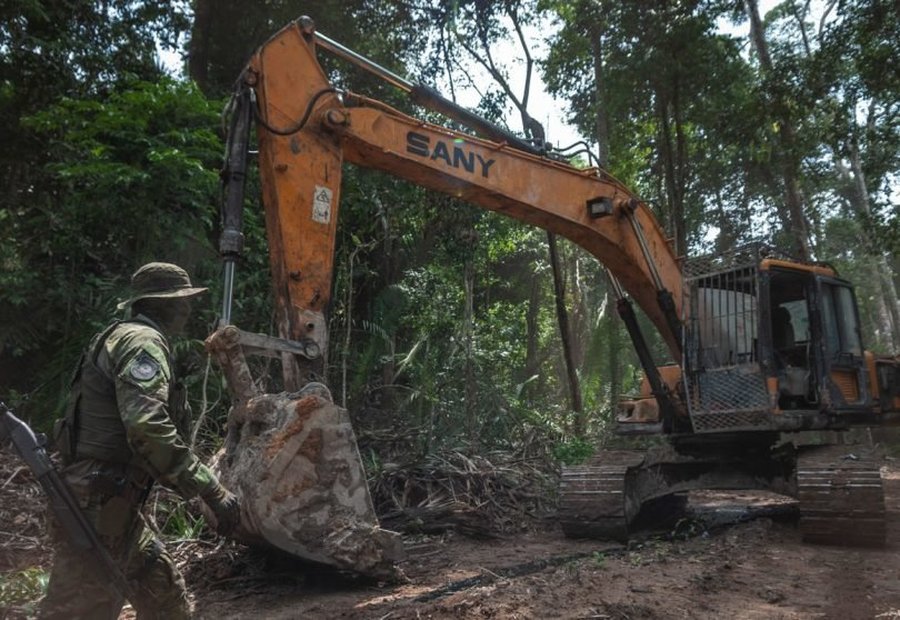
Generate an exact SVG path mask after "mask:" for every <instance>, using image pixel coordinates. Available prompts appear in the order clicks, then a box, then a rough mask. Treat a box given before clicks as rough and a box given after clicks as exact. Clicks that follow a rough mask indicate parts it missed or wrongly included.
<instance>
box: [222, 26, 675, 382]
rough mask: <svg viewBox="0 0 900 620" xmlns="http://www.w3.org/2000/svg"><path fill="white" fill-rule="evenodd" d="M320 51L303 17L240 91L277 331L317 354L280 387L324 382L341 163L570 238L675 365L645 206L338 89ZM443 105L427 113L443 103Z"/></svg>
mask: <svg viewBox="0 0 900 620" xmlns="http://www.w3.org/2000/svg"><path fill="white" fill-rule="evenodd" d="M323 41H326V42H327V43H328V44H330V45H329V47H332V46H333V45H334V44H333V42H331V41H330V40H328V39H327V38H324V37H323V36H322V35H318V34H316V33H315V32H314V30H313V28H312V24H311V21H309V20H305V19H303V18H301V20H298V21H297V22H293V23H291V24H290V25H288V26H287V27H286V28H284V29H283V30H281V31H280V32H279V33H277V34H276V35H275V36H274V37H273V38H271V39H270V40H269V41H268V42H267V43H265V44H264V45H263V46H262V47H261V48H260V49H259V50H258V51H257V53H256V54H255V55H254V56H253V58H252V59H251V61H250V63H249V64H248V66H247V69H246V70H245V72H244V74H243V84H242V88H243V89H245V92H246V91H247V90H249V91H250V92H251V93H252V97H250V99H254V98H255V100H256V102H255V105H253V104H251V105H253V108H254V110H253V113H254V115H255V116H256V120H257V134H258V141H259V167H260V175H261V179H262V187H263V202H264V208H265V214H266V227H267V233H268V240H269V253H270V263H271V269H272V275H273V280H274V286H275V292H276V294H275V297H276V300H277V309H276V316H277V320H278V326H279V331H280V335H281V336H282V338H285V339H287V340H289V341H294V342H307V343H308V342H313V343H314V344H315V346H314V347H312V349H314V350H315V349H317V350H318V351H320V352H321V354H320V355H318V356H317V357H315V358H314V359H304V358H299V363H300V366H299V367H297V368H294V369H293V370H292V371H290V372H288V375H287V376H286V380H287V381H288V383H289V384H292V385H295V386H299V385H302V384H303V383H305V382H306V381H308V380H310V379H312V378H315V377H316V376H320V375H321V374H323V368H324V352H326V351H327V337H328V336H327V329H326V321H325V313H326V309H327V307H328V304H329V302H330V300H331V287H332V272H333V256H334V243H335V231H336V225H337V221H338V211H339V204H340V189H341V166H342V163H343V162H344V161H348V162H352V163H354V164H357V165H359V166H365V167H369V168H374V169H378V170H383V171H385V172H387V173H389V174H392V175H395V176H397V177H401V178H403V179H406V180H408V181H410V182H412V183H415V184H417V185H421V186H424V187H428V188H430V189H433V190H437V191H440V192H444V193H446V194H449V195H451V196H454V197H457V198H460V199H462V200H465V201H467V202H469V203H471V204H473V205H476V206H479V207H482V208H485V209H490V210H492V211H496V212H498V213H502V214H504V215H507V216H509V217H512V218H514V219H517V220H520V221H522V222H524V223H527V224H531V225H533V226H538V227H540V228H542V229H545V230H548V231H551V232H554V233H556V234H558V235H561V236H563V237H566V238H567V239H570V240H571V241H573V242H574V243H576V244H578V245H580V246H581V247H583V248H584V249H586V250H587V251H588V252H590V253H591V254H593V255H594V256H595V257H596V258H597V259H598V260H599V261H600V262H601V263H602V264H603V265H604V266H605V267H606V268H607V269H608V271H609V273H610V274H611V276H612V277H613V278H614V279H615V280H616V281H617V283H618V284H620V289H619V290H621V289H624V291H625V292H627V293H628V294H629V295H630V296H631V298H632V299H634V301H635V302H636V303H637V305H638V306H640V307H641V308H642V309H643V311H644V312H645V313H646V314H647V316H648V317H649V318H650V320H651V321H652V322H653V323H654V325H655V326H656V327H657V328H658V330H659V331H660V333H661V334H662V337H663V338H664V340H665V342H666V343H667V345H668V348H669V350H670V351H671V353H672V356H673V358H674V360H676V361H680V359H681V335H680V330H681V324H680V318H679V317H680V316H681V303H682V275H681V270H680V264H679V261H678V259H677V257H676V256H675V255H674V253H673V250H672V247H671V245H670V243H669V241H668V240H667V238H666V235H665V233H664V231H663V229H662V227H661V226H660V224H659V222H658V221H657V220H656V218H655V217H654V215H653V213H652V212H651V211H650V209H649V208H648V207H647V205H646V204H645V203H643V202H642V201H641V200H640V199H638V198H637V197H636V196H635V195H634V194H633V193H632V192H630V191H629V190H628V189H627V188H626V187H625V186H624V185H622V184H621V183H620V182H618V181H617V180H615V179H614V178H612V177H611V176H610V175H608V174H607V173H605V172H604V171H603V170H599V169H596V168H591V169H586V170H584V169H577V168H575V167H573V166H570V165H568V164H567V163H562V162H560V161H556V160H554V159H551V158H548V157H544V156H541V155H540V154H536V153H535V152H528V150H526V148H527V146H526V147H524V148H523V144H524V141H521V140H519V139H516V138H515V137H512V136H510V139H509V140H498V136H497V135H496V134H494V135H491V138H492V139H483V138H479V137H475V136H472V135H470V134H467V133H463V132H460V131H455V130H451V129H448V128H445V127H441V126H438V125H434V124H430V123H427V122H424V121H421V120H419V119H416V118H413V117H411V116H408V115H406V114H403V113H401V112H399V111H397V110H395V109H393V108H391V107H389V106H387V105H385V104H383V103H381V102H379V101H376V100H373V99H369V98H366V97H363V96H360V95H356V94H353V93H347V92H339V91H338V90H337V89H335V88H334V87H333V86H332V85H331V83H330V82H329V80H328V78H327V76H326V75H325V72H324V71H323V69H322V67H321V65H320V64H319V62H318V60H317V56H316V54H317V50H318V49H319V47H320V46H321V45H322V43H323ZM398 80H399V78H398ZM401 86H402V85H401ZM243 96H244V98H245V99H246V98H247V97H246V95H243ZM444 103H445V104H446V105H445V106H440V105H439V106H436V107H439V108H441V107H451V108H452V106H453V105H454V104H452V103H451V102H446V101H445V102H444ZM484 125H485V126H487V127H490V126H489V125H488V124H487V123H486V122H485V123H484ZM475 129H476V130H478V131H481V133H486V132H487V133H490V132H489V130H485V129H484V128H483V127H478V126H476V128H475ZM500 137H502V135H501V136H500ZM529 150H531V151H535V149H529ZM227 219H228V217H227V214H226V221H227ZM226 229H227V226H226ZM227 232H228V231H227V230H226V234H227ZM223 238H224V237H223ZM226 258H227V252H226ZM617 288H619V287H617ZM295 359H298V358H296V357H295ZM646 365H647V364H645V366H646ZM645 370H646V368H645ZM291 375H293V376H291Z"/></svg>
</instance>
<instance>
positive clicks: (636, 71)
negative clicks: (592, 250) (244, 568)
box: [0, 0, 900, 467]
mask: <svg viewBox="0 0 900 620" xmlns="http://www.w3.org/2000/svg"><path fill="white" fill-rule="evenodd" d="M302 14H309V15H311V16H312V17H313V18H314V19H315V20H316V23H317V25H318V28H319V29H320V30H321V31H322V32H325V33H327V34H328V35H329V36H331V37H332V38H334V39H336V40H338V41H341V42H343V43H344V44H346V45H348V46H349V47H351V48H353V49H354V50H356V51H358V52H360V53H362V54H364V55H366V56H368V57H370V58H372V59H374V60H375V61H376V62H378V63H379V64H381V65H382V66H384V67H387V68H389V69H391V70H392V71H394V72H396V73H398V74H400V75H404V76H408V77H409V78H411V79H413V80H416V81H422V82H425V83H427V84H432V85H435V86H437V87H438V88H439V89H440V90H442V91H443V92H444V93H445V94H447V95H448V96H451V97H455V96H457V94H458V93H460V92H463V91H465V92H468V93H471V92H472V91H473V90H474V91H475V92H477V94H478V96H477V99H478V102H479V103H478V110H477V111H478V112H479V113H480V114H482V115H484V116H486V117H488V118H490V119H491V120H493V121H495V122H498V123H500V124H503V125H505V126H507V127H509V128H510V129H511V130H513V131H516V132H518V133H522V134H525V135H528V136H533V135H535V134H534V123H533V122H532V115H535V116H538V115H536V114H535V112H534V110H532V109H530V108H529V102H530V97H531V96H532V93H531V91H530V88H531V87H530V84H531V81H530V80H529V78H530V77H532V76H535V75H540V76H541V78H542V79H543V81H544V82H545V83H546V84H547V87H548V89H549V90H550V92H551V93H552V94H553V95H555V96H556V97H557V98H558V99H559V100H561V101H563V102H565V110H564V113H565V114H566V116H567V119H568V120H569V122H570V123H571V124H572V125H573V126H574V127H576V128H577V130H578V131H579V133H580V134H581V135H582V136H584V140H585V141H586V142H587V143H589V145H590V151H591V157H592V158H593V157H596V158H597V160H599V161H600V162H601V163H602V165H603V166H604V167H607V168H608V169H609V170H610V171H611V172H612V173H613V174H614V175H615V176H616V177H618V178H620V179H622V180H623V181H624V182H625V183H626V184H628V185H630V186H631V187H632V188H634V189H635V191H636V192H637V193H638V194H639V195H641V196H642V197H643V198H645V199H646V200H647V201H648V202H651V204H652V205H653V208H654V209H655V210H656V212H657V215H658V217H659V219H660V221H661V222H663V224H664V225H665V226H666V227H667V229H668V230H669V232H670V234H671V235H672V237H673V239H674V243H675V245H676V248H677V251H678V252H679V254H687V255H697V254H703V253H709V252H722V251H727V250H730V249H733V248H734V247H736V246H738V245H740V244H742V243H746V242H749V241H764V242H766V243H769V244H771V245H773V246H775V247H777V248H779V249H781V250H784V251H787V252H790V253H791V254H793V255H795V256H797V257H800V258H807V259H814V260H823V261H828V262H830V263H831V264H833V265H835V266H836V267H837V268H838V270H839V272H840V273H841V274H842V276H844V277H846V278H848V279H850V280H851V281H853V282H855V284H856V285H857V294H858V300H859V305H860V314H861V319H862V323H863V326H864V334H863V336H864V342H865V343H866V345H867V346H868V347H869V348H870V349H873V350H875V351H879V352H891V351H893V352H896V351H900V305H898V297H897V288H898V286H900V280H898V274H900V258H898V249H900V206H898V202H900V190H898V188H900V12H898V11H897V10H896V4H895V3H894V2H890V1H885V2H881V1H878V0H826V1H824V2H816V3H811V2H810V1H808V0H807V1H800V0H786V1H785V2H782V3H780V4H778V5H777V6H775V7H774V8H772V9H771V10H769V11H768V12H767V13H766V14H764V15H763V14H761V12H760V7H759V5H758V3H757V0H743V1H740V0H683V1H679V0H634V1H628V2H611V1H609V0H573V1H569V2H565V1H560V0H501V1H497V2H488V1H485V0H475V1H472V0H454V1H449V0H407V1H402V0H395V1H381V2H377V1H373V0H341V1H340V2H338V1H333V0H322V1H318V2H300V1H290V0H217V1H213V0H193V1H192V2H171V3H169V2H158V1H152V0H107V1H105V2H95V1H93V0H66V1H62V0H57V1H46V0H7V1H5V2H3V3H0V140H2V144H3V148H2V151H0V184H2V191H0V396H2V397H3V398H4V399H5V400H7V402H8V404H9V405H10V406H12V407H13V408H15V409H16V410H17V412H18V413H19V414H20V415H22V416H23V417H25V418H27V419H30V420H31V421H32V422H33V423H35V424H36V425H37V426H39V427H42V428H46V427H47V426H48V423H49V421H50V420H51V419H52V418H53V417H54V416H55V415H56V414H57V413H58V412H59V411H60V410H61V408H62V407H63V403H64V398H65V395H66V391H67V385H68V382H69V380H70V375H71V371H72V369H73V367H74V365H75V363H76V361H77V359H78V356H79V354H80V351H81V349H82V348H83V347H84V345H85V343H86V342H87V340H88V339H89V338H90V336H91V334H92V333H94V332H95V331H96V330H98V329H100V328H101V327H102V326H103V325H105V324H106V323H107V322H108V321H109V320H110V319H111V317H113V316H114V315H115V305H116V302H117V301H118V300H119V299H122V298H124V297H125V296H126V292H127V286H128V280H129V277H130V274H131V273H132V272H133V271H134V269H135V268H136V267H138V266H139V265H141V264H142V263H144V262H147V261H150V260H170V261H174V262H177V263H179V264H181V265H183V266H184V267H186V268H187V269H188V271H189V272H190V273H191V274H192V275H193V278H194V280H195V281H196V282H199V283H202V284H203V285H208V286H210V287H211V293H210V295H209V297H208V298H207V299H206V301H205V302H204V303H203V304H202V308H198V311H197V312H195V315H196V316H195V323H194V325H193V326H192V328H191V330H190V333H191V334H192V335H193V336H194V337H195V339H192V340H182V341H179V342H178V343H177V344H176V354H177V364H178V367H179V371H180V372H181V373H182V374H183V375H184V376H186V377H187V383H188V384H189V389H190V392H191V395H192V398H193V399H194V401H195V402H194V411H195V412H202V414H203V419H204V420H205V423H204V427H203V429H202V431H203V432H202V433H201V436H202V437H206V438H207V439H210V440H212V443H213V444H214V443H215V438H216V437H218V436H219V434H220V430H221V424H222V422H223V420H224V417H225V414H226V413H227V406H228V403H227V393H226V392H225V390H224V385H223V382H222V378H221V376H220V375H219V374H218V373H217V372H216V369H215V368H214V367H213V366H211V365H210V364H209V360H208V358H207V356H206V354H205V353H204V352H203V348H202V337H203V335H205V334H206V333H208V332H209V331H210V328H211V327H212V326H213V325H214V324H215V321H216V315H217V308H218V306H219V304H220V300H221V278H220V270H221V266H220V262H219V259H218V254H217V251H216V247H217V240H218V235H219V220H218V208H219V185H218V171H219V169H220V167H221V165H222V155H223V151H224V145H223V132H222V123H221V118H220V114H221V111H222V109H223V108H224V106H225V103H226V101H227V99H228V95H229V93H230V91H231V88H232V85H233V83H234V82H235V80H236V78H237V77H238V75H239V73H240V71H241V68H242V66H243V64H244V63H245V62H246V60H247V58H248V57H249V55H250V54H251V53H252V51H253V50H254V49H255V48H256V47H257V46H258V45H260V44H261V43H262V42H263V41H264V40H265V39H266V38H268V37H269V36H271V35H272V34H273V33H274V32H276V31H277V30H278V29H279V28H281V27H282V26H284V25H285V24H286V23H287V22H288V21H290V20H291V19H295V18H296V17H298V16H299V15H302ZM723 24H749V35H747V36H738V35H734V34H728V29H724V30H723V28H722V25H723ZM523 32H529V33H535V32H536V33H539V36H540V37H541V39H540V40H533V39H530V38H528V37H526V36H523V35H522V33H523ZM160 49H162V50H169V51H170V52H171V51H176V52H178V53H179V54H180V55H181V58H182V59H183V63H184V70H183V72H181V73H180V74H179V75H175V76H173V75H172V74H171V72H170V71H167V70H166V68H165V67H164V66H163V63H162V62H161V61H160V51H159V50H160ZM510 49H514V50H516V54H515V55H516V56H518V57H519V59H520V60H518V61H511V60H510V58H511V55H510V54H509V53H508V52H507V51H500V50H510ZM326 64H327V68H328V69H329V71H331V72H332V75H333V78H334V80H335V81H336V83H338V84H340V85H342V86H349V87H352V88H353V89H354V90H355V91H357V92H363V93H366V94H369V95H370V96H374V97H376V98H378V99H381V100H384V101H387V102H390V103H391V104H392V105H394V106H396V107H398V108H401V109H403V110H406V111H408V112H411V113H414V114H418V115H420V116H421V115H422V114H423V111H422V110H416V109H415V108H414V107H412V105H411V104H410V103H409V102H408V101H405V100H404V99H403V98H402V97H401V96H400V95H399V94H398V93H396V92H393V91H391V89H390V88H389V87H388V86H386V85H384V84H382V83H378V82H376V81H374V80H373V78H371V77H370V76H367V75H365V74H362V73H361V72H360V71H359V70H357V69H354V68H351V67H347V66H346V65H341V64H339V63H337V62H332V61H331V60H326ZM472 67H481V72H482V75H487V76H489V78H490V79H478V80H473V79H472V75H473V71H472ZM517 85H518V86H517ZM538 120H541V119H540V118H538ZM551 137H552V136H551ZM574 158H575V161H576V162H577V163H580V164H587V163H588V161H589V158H588V156H587V155H586V154H585V153H581V154H577V155H575V156H574ZM344 179H345V181H344V189H343V197H342V205H341V212H340V227H339V239H338V247H337V256H336V273H335V295H334V299H335V302H334V304H333V308H332V311H331V314H330V330H331V343H332V344H331V351H330V355H329V360H330V365H329V376H328V381H329V385H330V386H331V388H332V390H333V392H334V395H335V400H336V401H337V402H339V403H341V404H344V405H345V406H346V407H347V408H348V409H349V411H350V413H351V416H352V417H353V419H354V421H355V423H356V426H357V429H358V432H359V433H360V435H361V438H362V441H363V443H364V445H365V453H366V455H367V463H368V465H369V466H370V467H371V466H373V465H376V464H377V463H378V462H379V461H381V460H382V459H384V458H388V457H387V456H386V455H387V454H388V453H394V454H396V453H398V452H402V453H403V454H405V455H406V456H407V457H408V458H417V457H422V456H425V455H428V454H430V453H433V452H435V451H439V450H442V449H449V448H453V449H457V448H461V447H463V448H465V449H467V450H475V451H490V450H504V451H509V452H523V451H530V450H532V451H533V450H539V451H542V452H545V453H548V454H554V455H555V456H556V457H558V458H560V459H564V460H568V459H570V458H575V457H577V456H578V455H579V454H583V453H584V452H585V451H587V450H588V449H589V446H591V445H594V444H596V443H597V442H598V441H602V439H603V437H604V436H605V434H606V432H607V430H608V427H609V423H610V421H611V419H612V415H613V409H614V403H615V402H617V401H618V399H619V397H620V395H622V394H626V393H628V392H631V391H633V390H634V389H636V387H637V384H638V382H639V371H638V364H637V360H636V357H635V356H634V354H633V353H632V351H631V347H630V345H629V342H628V338H627V335H626V334H625V332H624V330H623V328H622V326H621V321H620V320H619V319H618V317H617V316H616V313H615V303H614V300H613V299H612V298H611V292H610V290H609V289H608V287H607V282H606V280H605V277H604V275H603V272H602V269H601V266H600V265H598V264H597V262H596V261H595V260H594V259H593V258H592V257H590V256H589V255H587V254H586V253H584V252H583V251H581V250H580V249H579V248H577V247H576V246H574V245H572V244H570V243H568V242H566V241H565V240H557V239H555V238H553V237H548V235H547V234H546V233H545V232H544V231H541V230H536V229H531V228H527V227H524V226H522V225H520V224H517V223H515V222H512V221H510V220H507V219H504V218H503V217H501V216H499V215H496V214H493V213H490V212H485V211H482V210H479V209H477V208H475V207H472V206H470V205H467V204H465V203H463V202H460V201H458V200H455V199H451V198H448V197H446V196H443V195H438V194H434V193H432V192H429V191H426V190H424V189H422V188H420V187H416V186H412V185H410V184H408V183H405V182H402V181H400V180H398V179H396V178H393V177H391V176H388V175H384V174H380V173H376V172H372V171H368V170H363V169H359V168H352V167H348V168H347V170H346V171H345V175H344ZM258 195H259V191H258V181H256V179H255V178H251V180H250V186H249V187H248V192H247V196H248V201H247V208H246V216H245V233H246V236H247V249H246V253H245V257H244V258H243V260H242V262H241V263H240V265H239V267H238V278H237V283H236V290H235V308H234V320H235V321H236V322H237V323H238V324H239V325H240V326H241V327H242V328H243V329H247V330H251V331H259V332H265V333H273V330H274V326H273V315H272V295H271V290H270V284H269V274H268V257H267V251H266V241H265V231H264V225H263V219H262V215H261V208H260V206H259V200H258V198H257V197H258ZM653 347H654V350H655V352H656V353H657V354H658V355H659V356H660V361H663V359H664V350H665V348H664V347H663V346H662V345H661V343H659V342H655V343H654V345H653ZM258 370H261V371H265V370H266V369H258ZM276 374H277V373H274V372H273V373H269V374H266V373H265V372H263V376H270V377H274V376H276ZM277 387H278V386H277V380H276V379H273V380H272V384H271V385H268V386H267V388H268V389H277Z"/></svg>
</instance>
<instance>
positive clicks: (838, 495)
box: [797, 446, 886, 547]
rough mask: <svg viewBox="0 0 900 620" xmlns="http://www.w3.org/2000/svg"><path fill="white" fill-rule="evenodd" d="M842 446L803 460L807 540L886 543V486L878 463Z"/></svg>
mask: <svg viewBox="0 0 900 620" xmlns="http://www.w3.org/2000/svg"><path fill="white" fill-rule="evenodd" d="M849 452H850V450H849V449H847V448H843V449H842V448H841V447H838V446H835V447H831V448H825V449H820V450H815V451H812V452H810V453H808V454H802V455H801V456H800V457H799V458H798V461H797V497H798V499H799V502H800V531H801V533H802V534H803V540H804V541H805V542H811V543H818V544H828V545H841V546H864V547H883V546H884V545H885V534H886V528H885V506H884V485H883V482H882V479H881V473H880V471H879V467H878V464H877V463H876V462H875V461H873V460H870V459H866V458H858V457H856V456H853V455H851V454H849Z"/></svg>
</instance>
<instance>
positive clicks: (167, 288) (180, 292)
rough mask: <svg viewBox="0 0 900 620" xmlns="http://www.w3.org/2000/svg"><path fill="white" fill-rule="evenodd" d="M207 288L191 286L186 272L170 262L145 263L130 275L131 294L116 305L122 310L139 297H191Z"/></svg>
mask: <svg viewBox="0 0 900 620" xmlns="http://www.w3.org/2000/svg"><path fill="white" fill-rule="evenodd" d="M207 290H209V289H207V288H205V287H196V286H191V279H190V278H189V277H188V274H187V272H186V271H185V270H184V269H182V268H181V267H179V266H178V265H175V264H172V263H147V264H146V265H144V266H143V267H141V268H140V269H138V270H137V271H135V272H134V275H132V276H131V292H132V296H131V297H130V298H128V299H126V300H125V301H123V302H121V303H120V304H119V305H118V306H116V307H117V308H118V309H119V310H123V309H125V308H126V307H128V306H130V305H131V304H133V303H134V302H136V301H138V300H140V299H149V298H159V299H171V298H176V297H193V296H195V295H199V294H200V293H205V292H206V291H207Z"/></svg>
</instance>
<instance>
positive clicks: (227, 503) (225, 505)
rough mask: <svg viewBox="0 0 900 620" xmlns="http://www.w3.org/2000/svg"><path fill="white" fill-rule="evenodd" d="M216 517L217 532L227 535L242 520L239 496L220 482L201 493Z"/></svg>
mask: <svg viewBox="0 0 900 620" xmlns="http://www.w3.org/2000/svg"><path fill="white" fill-rule="evenodd" d="M200 497H201V499H203V501H204V502H205V503H206V505H207V506H209V509H210V510H211V511H212V513H213V514H214V515H215V517H216V532H218V533H219V534H220V535H222V536H227V535H228V534H230V533H231V532H233V531H234V528H236V527H237V526H238V524H239V523H240V522H241V504H240V502H239V501H238V498H237V497H236V496H235V495H234V493H232V492H231V491H229V490H228V489H226V488H225V487H224V486H222V485H221V484H219V483H218V482H217V483H216V484H214V485H213V486H212V487H211V488H210V489H209V490H207V491H205V492H204V493H203V494H201V495H200Z"/></svg>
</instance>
